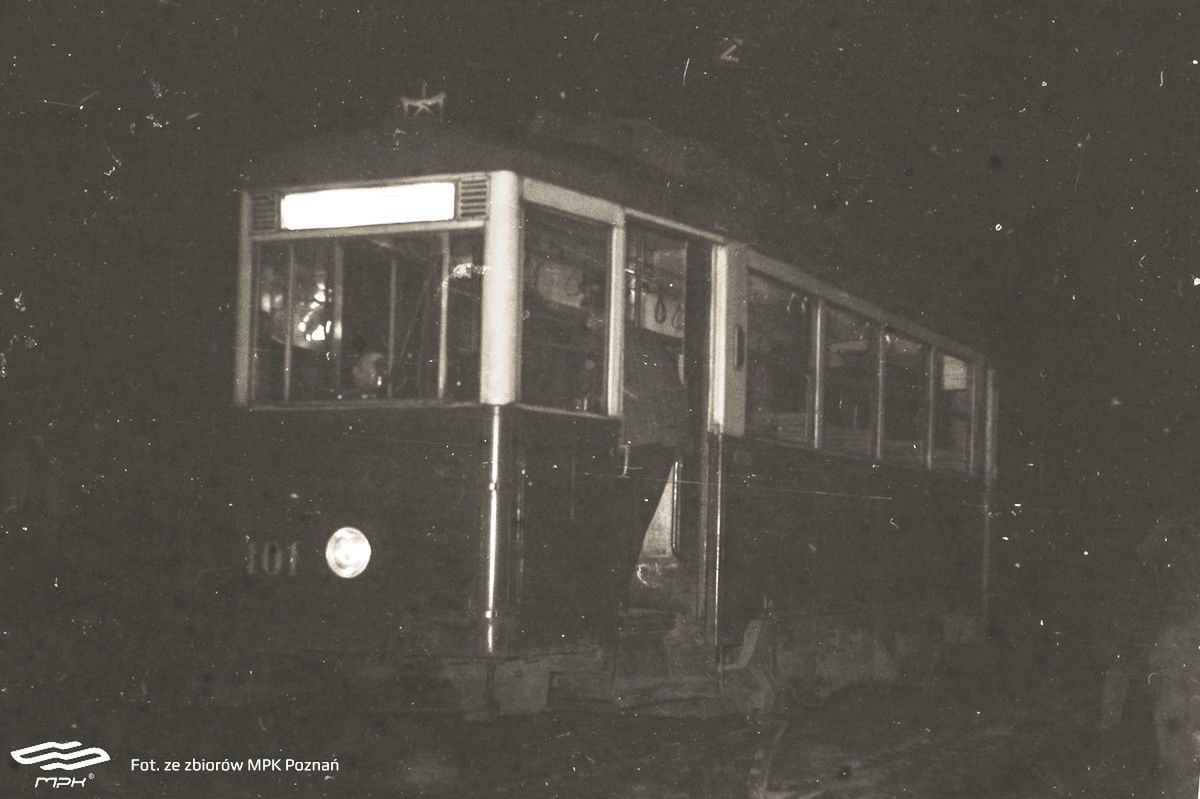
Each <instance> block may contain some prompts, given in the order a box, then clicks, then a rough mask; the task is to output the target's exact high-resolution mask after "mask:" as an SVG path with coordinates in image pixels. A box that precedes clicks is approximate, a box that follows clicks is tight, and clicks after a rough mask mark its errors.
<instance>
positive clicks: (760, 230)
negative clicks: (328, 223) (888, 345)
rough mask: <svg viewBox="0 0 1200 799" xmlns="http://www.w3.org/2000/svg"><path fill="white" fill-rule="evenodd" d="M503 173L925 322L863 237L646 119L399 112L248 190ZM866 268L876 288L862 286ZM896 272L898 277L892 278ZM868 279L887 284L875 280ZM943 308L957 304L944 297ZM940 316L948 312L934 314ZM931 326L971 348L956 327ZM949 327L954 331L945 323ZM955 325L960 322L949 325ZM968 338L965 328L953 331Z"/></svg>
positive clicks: (301, 149)
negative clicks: (671, 227)
mask: <svg viewBox="0 0 1200 799" xmlns="http://www.w3.org/2000/svg"><path fill="white" fill-rule="evenodd" d="M494 170H511V171H513V172H516V173H517V174H519V175H522V176H525V177H530V178H535V179H538V180H542V181H545V182H547V183H552V184H554V185H558V186H562V187H564V188H568V189H573V190H575V191H578V192H581V193H584V194H589V195H593V196H596V197H600V198H603V199H606V200H610V201H612V202H616V203H618V204H620V205H622V206H625V207H627V208H631V209H634V210H637V211H641V212H644V213H648V214H653V215H656V216H659V217H662V218H664V219H670V220H673V221H677V222H680V223H682V224H686V225H690V226H692V227H695V228H699V229H702V230H708V231H711V232H713V233H715V234H718V235H722V236H726V237H728V238H730V239H733V240H736V241H740V242H743V243H745V244H748V245H750V246H752V247H754V248H755V249H756V250H758V251H760V252H762V253H764V254H765V255H769V256H772V257H775V258H777V259H779V260H780V261H783V262H786V263H791V264H794V265H795V266H796V267H797V268H799V269H802V270H804V271H806V272H809V273H811V274H812V275H814V276H815V277H818V278H822V279H824V280H827V281H829V282H830V283H833V284H835V285H840V286H842V287H843V288H844V289H845V290H847V291H849V292H850V293H852V294H863V295H864V296H863V299H866V300H869V301H872V302H879V300H880V299H883V298H886V299H884V300H883V302H881V303H879V304H881V305H883V306H886V307H887V308H888V309H889V310H890V311H892V312H895V313H897V314H900V315H902V316H905V317H908V318H910V319H911V320H912V321H914V322H919V323H926V324H928V323H929V322H925V320H924V319H923V317H925V315H926V312H928V311H929V310H930V305H931V303H930V298H929V297H927V296H921V295H920V294H918V293H916V292H914V291H912V289H911V288H910V287H909V286H906V285H905V282H906V281H904V280H903V279H902V278H901V276H902V274H903V270H897V268H896V267H897V264H895V263H894V261H893V259H891V258H888V257H887V256H886V255H885V254H884V253H881V252H880V251H879V250H878V249H876V248H874V247H872V245H871V244H870V242H869V240H868V239H866V238H865V237H863V236H858V235H852V234H849V233H847V232H846V231H840V230H838V229H837V228H836V227H835V226H833V225H831V224H830V223H828V222H824V221H822V220H821V219H820V218H819V217H817V216H816V215H815V214H814V213H812V212H811V211H810V210H809V209H808V208H806V207H799V208H798V207H796V205H795V204H794V203H790V202H789V201H788V199H787V197H786V196H785V194H784V193H783V191H782V190H781V189H780V188H779V186H778V184H776V183H774V182H772V181H769V180H767V179H765V178H763V177H761V176H759V175H757V174H755V173H754V172H753V171H751V170H748V169H746V168H743V167H739V166H738V165H735V164H732V163H731V162H730V161H729V160H728V159H726V158H724V157H722V156H721V155H718V154H717V153H716V152H715V151H714V150H712V149H711V148H709V147H706V146H704V145H700V144H696V143H694V142H689V141H685V140H681V139H678V138H675V137H672V136H669V135H667V134H664V133H662V132H661V131H660V130H658V128H656V127H655V126H654V125H653V124H652V123H650V122H648V121H646V120H628V119H614V120H604V121H595V122H592V123H589V124H584V125H579V124H575V123H572V122H568V121H566V120H563V119H561V118H558V117H554V116H541V117H537V118H535V119H534V121H533V122H532V123H529V124H525V125H512V126H505V125H486V124H478V123H472V124H463V123H454V122H444V123H443V122H439V121H434V120H423V119H407V120H403V121H402V123H400V124H398V125H395V126H391V127H389V128H386V129H374V130H364V131H359V132H354V133H338V134H328V135H323V136H322V135H318V136H314V137H311V138H307V139H305V140H303V141H299V142H296V143H294V144H290V145H286V146H284V147H281V148H278V149H275V150H272V151H270V152H266V153H263V154H262V155H260V156H259V157H257V158H255V160H254V162H253V168H252V170H251V177H250V187H251V188H254V189H260V188H261V189H266V188H292V187H296V188H298V187H301V186H310V185H332V184H339V183H356V182H383V181H388V180H404V179H411V178H417V177H420V176H422V175H448V174H456V173H469V172H489V171H494ZM864 273H866V274H869V275H871V276H872V280H870V281H866V282H867V283H871V284H874V286H875V290H874V291H859V290H857V289H856V287H855V285H846V283H847V282H851V283H853V284H858V285H862V284H863V282H864ZM898 278H901V279H898ZM877 280H883V281H885V282H886V283H887V285H884V286H880V285H879V284H878V283H877ZM949 307H950V308H954V307H955V306H954V303H951V304H950V306H949ZM942 316H943V317H944V316H945V315H942ZM946 321H947V319H946V318H941V319H940V320H939V321H938V322H935V323H933V326H935V327H938V328H941V329H943V330H945V332H947V333H950V334H951V335H954V336H956V337H957V338H959V339H962V340H963V343H964V344H968V345H972V346H977V342H972V341H971V339H974V338H976V337H977V336H976V335H972V334H971V333H969V332H968V331H966V330H963V329H961V325H959V324H953V323H952V324H950V325H947V324H946ZM947 327H949V328H951V329H949V330H946V328H947ZM955 328H958V329H955ZM964 333H967V335H965V336H964V335H962V334H964Z"/></svg>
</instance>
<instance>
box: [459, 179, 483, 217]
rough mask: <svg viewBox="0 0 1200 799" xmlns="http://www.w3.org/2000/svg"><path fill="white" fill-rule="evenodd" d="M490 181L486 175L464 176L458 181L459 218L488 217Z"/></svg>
mask: <svg viewBox="0 0 1200 799" xmlns="http://www.w3.org/2000/svg"><path fill="white" fill-rule="evenodd" d="M487 196H488V182H487V178H486V177H478V178H464V179H463V180H460V181H459V182H458V218H459V219H485V218H486V217H487Z"/></svg>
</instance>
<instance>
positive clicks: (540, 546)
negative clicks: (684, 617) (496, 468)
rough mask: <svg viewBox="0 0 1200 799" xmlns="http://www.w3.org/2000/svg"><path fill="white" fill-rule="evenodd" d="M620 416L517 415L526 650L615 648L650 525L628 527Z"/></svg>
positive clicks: (520, 601)
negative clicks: (624, 600) (582, 644)
mask: <svg viewBox="0 0 1200 799" xmlns="http://www.w3.org/2000/svg"><path fill="white" fill-rule="evenodd" d="M617 425H618V422H617V421H616V420H614V419H607V418H590V417H583V416H575V415H570V414H562V413H554V412H543V411H537V410H532V409H520V410H519V411H518V414H517V422H516V429H517V432H516V439H517V446H516V452H517V455H516V457H517V463H516V464H515V466H516V469H517V470H518V472H519V475H520V481H519V489H518V491H519V494H518V497H517V502H516V505H517V510H516V513H517V517H518V518H517V522H518V524H517V533H516V550H517V553H518V554H517V556H516V563H515V564H514V569H515V571H516V590H515V592H514V594H515V596H516V602H517V613H518V625H519V627H520V630H519V633H520V639H521V641H522V643H523V646H524V647H525V648H527V649H534V650H536V649H562V648H565V647H571V646H573V645H575V644H577V643H578V642H581V641H582V642H586V643H594V644H611V641H612V638H613V636H614V635H615V631H616V625H617V614H618V611H619V607H620V602H621V599H622V597H623V592H624V589H625V585H626V581H627V580H628V575H629V572H630V571H631V570H632V568H633V562H634V561H635V560H636V558H637V551H638V548H639V547H640V545H641V541H640V538H638V537H637V536H636V535H635V534H636V533H638V532H640V531H641V530H644V529H645V525H644V524H643V525H642V527H640V528H638V527H636V525H629V524H622V521H623V520H624V518H625V514H626V513H627V512H628V511H630V510H631V509H630V507H629V504H630V503H629V501H628V499H627V498H626V497H624V495H623V494H622V490H623V489H624V488H625V486H626V485H627V484H628V483H629V481H627V480H625V481H623V480H621V479H620V476H621V461H620V459H619V457H618V456H617V455H616V454H615V453H616V443H617Z"/></svg>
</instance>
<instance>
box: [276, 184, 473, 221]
mask: <svg viewBox="0 0 1200 799" xmlns="http://www.w3.org/2000/svg"><path fill="white" fill-rule="evenodd" d="M454 192H455V186H454V184H453V183H410V184H406V185H403V186H371V187H368V188H361V189H328V190H325V191H306V192H300V193H297V194H285V195H284V196H283V198H282V199H281V200H280V201H279V223H280V227H282V228H283V229H284V230H320V229H323V228H341V227H366V226H368V225H403V224H407V223H410V222H445V221H447V220H450V219H453V218H454Z"/></svg>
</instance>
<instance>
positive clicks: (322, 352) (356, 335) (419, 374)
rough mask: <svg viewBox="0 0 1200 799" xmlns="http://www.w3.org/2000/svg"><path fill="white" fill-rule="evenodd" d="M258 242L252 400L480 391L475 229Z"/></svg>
mask: <svg viewBox="0 0 1200 799" xmlns="http://www.w3.org/2000/svg"><path fill="white" fill-rule="evenodd" d="M256 253H257V254H256V260H257V268H256V280H257V290H256V294H257V314H256V315H255V326H256V332H255V351H254V398H255V401H256V402H260V403H273V402H303V401H314V400H322V401H353V400H370V399H410V400H411V399H426V400H436V399H473V398H475V397H477V396H478V386H479V376H478V373H479V296H480V294H479V287H480V273H481V271H482V269H481V267H480V262H481V259H482V236H480V235H479V234H478V233H473V232H466V233H453V234H452V233H430V234H421V235H415V236H379V237H361V238H345V239H322V240H319V241H297V242H288V243H271V244H264V245H260V246H259V247H258V248H257V250H256Z"/></svg>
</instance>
